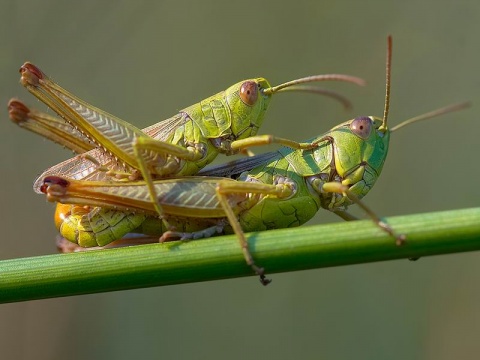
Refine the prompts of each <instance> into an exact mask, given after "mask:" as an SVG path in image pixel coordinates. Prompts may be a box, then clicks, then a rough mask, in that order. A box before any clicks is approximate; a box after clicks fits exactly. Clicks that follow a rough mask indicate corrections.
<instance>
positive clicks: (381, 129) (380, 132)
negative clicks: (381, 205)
mask: <svg viewBox="0 0 480 360" xmlns="http://www.w3.org/2000/svg"><path fill="white" fill-rule="evenodd" d="M327 135H328V136H330V137H331V138H332V139H333V146H334V149H335V150H334V158H335V170H336V173H337V174H338V175H339V176H340V177H341V178H342V179H343V181H342V182H343V183H344V184H345V185H352V184H356V183H358V182H362V181H363V182H365V185H367V187H369V188H370V187H371V186H372V185H373V183H374V182H375V180H376V178H377V177H378V176H379V175H380V172H381V171H382V167H383V163H384V162H385V159H386V157H387V152H388V144H389V140H390V131H389V130H388V128H386V124H385V123H384V121H383V120H382V119H380V118H377V117H374V116H359V117H356V118H355V119H353V120H349V121H346V122H344V123H342V124H340V125H338V126H336V127H335V128H333V129H332V130H331V131H330V132H329V133H327Z"/></svg>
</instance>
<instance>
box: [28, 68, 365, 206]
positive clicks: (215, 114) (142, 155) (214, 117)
mask: <svg viewBox="0 0 480 360" xmlns="http://www.w3.org/2000/svg"><path fill="white" fill-rule="evenodd" d="M20 73H21V82H22V84H23V85H24V86H25V87H26V88H27V89H28V90H29V91H30V92H31V93H32V94H33V95H35V96H36V97H37V98H38V99H40V100H41V101H43V102H44V103H45V104H46V105H47V106H49V107H50V108H51V109H52V110H54V111H55V112H56V113H57V114H58V115H60V116H61V117H62V118H63V119H64V120H65V121H67V122H68V123H69V124H70V125H71V126H72V127H73V128H75V129H76V130H78V131H79V132H80V133H81V134H82V135H83V136H84V137H86V138H88V139H89V140H91V141H92V142H93V143H94V144H95V146H96V147H98V148H99V149H95V150H92V152H88V153H87V154H83V155H82V156H80V157H79V158H76V159H74V160H69V161H68V162H66V163H65V162H64V163H61V164H59V165H57V166H55V167H53V168H50V169H48V170H47V171H46V172H45V173H44V174H42V177H44V176H47V175H52V174H54V173H57V174H58V173H59V174H62V175H64V176H71V177H73V178H75V177H76V176H81V177H82V178H89V179H92V178H95V177H98V176H100V177H105V176H107V177H108V178H109V180H114V179H119V180H123V181H125V180H138V179H143V180H145V181H146V183H147V185H148V186H149V189H150V196H151V200H152V202H153V203H154V204H155V207H156V210H157V212H158V214H159V215H160V216H162V215H163V210H162V208H161V205H160V204H159V203H158V202H157V200H156V195H155V188H154V187H153V184H152V180H153V179H155V178H162V177H171V176H186V175H193V174H196V173H197V172H198V171H199V170H200V169H202V168H203V167H204V166H206V165H207V164H209V163H210V162H211V161H213V159H214V158H215V157H216V156H217V155H218V154H219V153H224V154H227V155H230V154H234V153H237V152H240V151H244V150H246V149H247V148H249V147H251V146H257V145H263V144H269V143H279V144H283V145H285V146H291V147H293V148H310V147H312V144H303V143H297V142H295V141H291V140H288V139H282V138H278V137H274V136H270V135H263V136H257V135H256V134H257V131H258V129H259V127H260V126H261V124H262V122H263V118H264V115H265V112H266V110H267V108H268V105H269V103H270V100H271V97H272V95H273V94H275V93H278V92H282V91H285V90H301V91H312V92H318V93H322V94H326V95H331V96H334V97H336V98H337V99H340V100H342V101H344V102H345V99H343V98H342V97H340V96H338V95H337V94H335V93H332V92H328V91H325V90H323V89H319V88H311V87H305V86H304V85H303V84H306V83H311V82H315V81H326V80H338V81H346V82H352V83H355V84H358V85H363V84H364V82H363V80H362V79H359V78H356V77H353V76H348V75H340V74H329V75H317V76H309V77H306V78H301V79H297V80H293V81H290V82H287V83H284V84H281V85H278V86H275V87H272V86H270V84H269V83H268V82H267V80H265V79H264V78H256V79H250V80H245V81H242V82H239V83H237V84H235V85H233V86H231V87H229V88H228V89H227V90H225V91H222V92H220V93H218V94H216V95H214V96H211V97H209V98H207V99H205V100H203V101H201V102H200V103H198V104H195V105H192V106H189V107H187V108H185V109H183V110H181V111H179V112H178V114H176V115H175V116H173V117H172V118H170V119H167V120H165V121H163V122H161V123H159V124H155V125H153V126H150V127H148V128H146V129H144V131H142V130H140V129H138V128H136V127H135V126H133V125H132V124H130V123H128V122H126V121H123V120H121V119H119V118H117V117H115V116H113V115H111V114H108V113H106V112H105V111H103V110H100V109H98V108H95V107H94V106H92V105H90V104H88V103H86V102H85V101H83V100H81V99H79V98H77V97H76V96H74V95H72V94H71V93H69V92H68V91H66V90H65V89H63V88H62V87H60V86H59V85H57V84H56V83H54V82H53V81H52V80H51V79H50V78H48V77H47V76H46V75H45V74H44V73H43V72H42V71H41V70H40V69H39V68H38V67H36V66H35V65H33V64H31V63H25V64H24V65H23V66H22V67H21V68H20ZM67 146H68V144H67ZM79 173H80V174H81V175H79ZM87 173H88V174H87ZM35 187H36V188H37V189H38V186H37V185H35Z"/></svg>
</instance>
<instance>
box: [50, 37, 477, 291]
mask: <svg viewBox="0 0 480 360" xmlns="http://www.w3.org/2000/svg"><path fill="white" fill-rule="evenodd" d="M391 44H392V40H391V37H389V38H388V50H387V66H386V69H387V71H386V73H387V75H386V95H385V107H384V115H383V118H378V117H374V116H360V117H356V118H354V119H352V120H349V121H346V122H344V123H342V124H340V125H338V126H336V127H334V128H332V129H331V130H330V131H328V132H326V133H325V134H323V135H320V136H318V137H315V138H313V139H310V140H309V141H308V142H309V143H312V144H316V145H317V146H316V147H314V148H311V149H292V148H289V147H284V148H281V149H280V150H278V151H276V152H271V153H267V154H262V155H258V156H254V157H252V158H247V159H241V160H237V161H234V162H231V163H229V164H226V165H222V166H217V167H214V168H213V169H210V170H203V171H201V172H200V173H199V175H208V176H192V177H180V178H173V179H165V180H157V181H154V182H153V186H154V187H155V192H156V193H157V194H159V196H158V198H157V201H158V202H159V203H160V204H161V206H162V207H163V209H164V211H165V215H166V216H167V217H168V219H169V222H171V223H173V224H175V226H177V227H178V229H181V230H182V231H170V230H169V229H168V228H166V227H165V226H163V225H162V224H161V223H159V222H158V219H156V218H155V217H154V214H155V213H156V209H155V204H154V203H152V202H151V200H150V196H149V189H148V186H147V185H146V184H145V182H142V181H139V182H131V183H128V184H122V183H113V184H112V183H107V182H99V181H78V180H69V179H66V178H65V177H58V176H49V177H46V178H44V180H43V185H42V187H41V190H42V192H44V193H45V194H47V199H48V200H49V201H57V202H60V203H66V204H79V205H89V206H99V207H101V210H99V211H98V212H97V213H96V214H92V215H93V216H92V217H91V218H89V219H88V220H89V221H90V222H91V223H92V224H94V223H96V221H98V219H105V218H106V217H108V218H109V219H115V217H116V216H120V217H122V218H121V219H120V220H119V221H118V222H116V223H115V226H112V227H111V228H109V229H103V230H102V231H106V230H108V231H115V232H116V233H117V236H118V235H121V234H122V235H121V236H123V234H126V233H128V232H131V231H138V232H143V233H147V234H154V233H156V234H157V235H160V234H161V238H160V240H161V241H165V240H169V239H170V238H172V237H176V238H180V239H195V238H201V237H208V236H211V235H213V234H215V233H230V232H234V233H235V234H236V235H237V237H238V239H239V242H240V245H241V247H242V250H243V254H244V257H245V259H246V263H247V264H248V265H249V266H251V267H252V269H253V270H254V272H255V273H256V274H257V275H259V276H260V280H261V282H262V284H264V285H266V284H268V283H269V282H270V280H268V279H266V277H265V274H264V270H263V269H262V268H261V267H258V266H257V265H256V264H255V262H254V260H253V258H252V256H251V254H250V252H249V249H248V243H247V241H246V237H245V232H250V231H261V230H267V229H274V228H284V227H293V226H299V225H302V224H303V223H305V222H306V221H308V220H309V219H311V218H312V217H313V216H314V215H315V213H316V212H317V211H318V209H319V208H324V209H327V210H329V211H332V212H333V213H335V214H337V215H339V216H340V217H342V218H343V219H345V220H353V219H355V217H353V216H352V215H351V214H349V213H348V212H347V208H348V206H350V205H352V204H358V205H360V206H361V207H362V208H363V210H364V211H366V213H367V214H368V215H369V216H370V217H371V218H372V219H373V220H374V222H375V223H376V224H377V226H379V228H380V229H382V230H383V231H385V232H387V233H388V234H389V235H391V236H392V237H394V238H395V240H396V243H397V245H401V244H402V243H403V241H404V240H405V236H404V235H403V234H397V233H395V232H394V231H393V229H392V228H391V227H390V226H389V225H388V224H386V223H385V222H384V221H382V220H381V219H380V218H379V217H378V216H377V215H375V213H374V212H373V211H371V210H370V209H369V208H368V207H367V206H366V205H365V204H364V203H363V202H362V201H361V199H362V198H363V197H364V196H365V195H366V194H367V193H368V192H369V191H370V189H371V188H372V186H373V185H374V184H375V181H376V180H377V178H378V177H379V175H380V173H381V170H382V168H383V164H384V162H385V159H386V156H387V152H388V146H389V140H390V133H391V132H392V131H395V130H397V129H399V128H400V127H402V126H404V125H406V124H409V123H412V122H414V121H420V120H424V119H428V118H431V117H433V116H436V115H440V114H445V113H447V112H451V111H454V110H458V109H461V108H464V107H466V106H468V104H467V103H462V104H457V105H453V106H450V107H446V108H443V109H440V110H437V111H434V112H430V113H427V114H424V115H421V116H418V117H415V118H413V119H410V120H407V121H404V122H403V123H401V124H399V125H397V126H396V127H394V128H393V129H389V128H388V125H387V118H388V112H389V99H390V73H391V52H392V51H391V48H392V45H391ZM212 176H215V177H212ZM219 176H222V177H219ZM127 215H128V216H127ZM96 216H98V218H96ZM127 217H129V218H127ZM135 220H136V221H137V223H134V221H135ZM68 221H69V222H70V223H71V225H72V228H75V226H77V225H82V224H84V222H85V218H82V216H81V215H80V216H75V214H72V215H71V218H70V219H68ZM82 222H83V223H82ZM113 222H115V221H112V223H113ZM79 230H81V229H79V228H78V227H77V228H76V231H79ZM82 245H87V246H88V245H89V244H82ZM96 245H97V244H96V243H95V242H92V243H91V245H90V246H96ZM101 245H104V244H101Z"/></svg>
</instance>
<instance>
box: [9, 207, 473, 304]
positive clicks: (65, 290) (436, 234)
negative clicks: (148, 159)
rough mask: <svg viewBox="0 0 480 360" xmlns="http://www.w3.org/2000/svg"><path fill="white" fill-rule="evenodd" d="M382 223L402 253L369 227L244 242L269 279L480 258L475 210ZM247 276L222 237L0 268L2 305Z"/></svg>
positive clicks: (261, 236)
mask: <svg viewBox="0 0 480 360" xmlns="http://www.w3.org/2000/svg"><path fill="white" fill-rule="evenodd" d="M386 220H387V222H388V223H389V224H390V225H392V227H393V228H394V229H395V230H396V231H397V232H398V233H404V234H406V235H407V243H406V244H405V245H403V246H401V247H398V246H396V245H395V241H394V239H392V238H390V237H388V236H386V235H385V234H384V232H382V231H381V230H379V229H378V228H377V227H376V226H375V225H374V224H373V223H372V222H371V221H368V220H363V221H353V222H345V223H335V224H327V225H319V226H308V227H299V228H295V229H286V230H274V231H273V230H272V231H264V232H259V233H251V234H247V238H248V241H249V244H250V249H251V251H252V254H253V256H254V258H255V260H256V262H257V263H258V264H260V265H261V266H263V267H265V269H266V273H267V275H269V276H270V277H272V276H271V275H272V274H273V273H276V272H285V271H293V270H304V269H313V268H321V267H329V266H338V265H347V264H358V263H367V262H373V261H383V260H392V259H401V258H417V257H424V256H429V255H438V254H447V253H455V252H464V251H473V250H480V208H474V209H463V210H454V211H445V212H436V213H425V214H417V215H408V216H399V217H392V218H388V219H386ZM251 275H253V274H252V271H251V269H250V268H249V267H248V266H247V265H246V264H245V261H244V259H243V255H242V251H241V249H240V247H239V246H238V241H237V239H236V238H235V237H234V236H222V237H216V238H211V239H206V240H197V241H189V242H171V243H164V244H151V245H141V246H132V247H125V248H117V249H108V250H98V251H87V252H81V253H71V254H56V255H47V256H38V257H31V258H21V259H12V260H4V261H0V302H3V303H6V302H15V301H26V300H34V299H44V298H51V297H60V296H71V295H79V294H89V293H98V292H104V291H114V290H125V289H134V288H143V287H150V286H161V285H172V284H182V283H188V282H198V281H208V280H216V279H225V278H234V277H241V276H251ZM273 279H274V280H275V277H274V276H273ZM252 281H256V282H258V279H256V278H255V277H252ZM258 286H261V285H260V284H259V285H258ZM269 286H275V282H274V283H273V284H271V285H269Z"/></svg>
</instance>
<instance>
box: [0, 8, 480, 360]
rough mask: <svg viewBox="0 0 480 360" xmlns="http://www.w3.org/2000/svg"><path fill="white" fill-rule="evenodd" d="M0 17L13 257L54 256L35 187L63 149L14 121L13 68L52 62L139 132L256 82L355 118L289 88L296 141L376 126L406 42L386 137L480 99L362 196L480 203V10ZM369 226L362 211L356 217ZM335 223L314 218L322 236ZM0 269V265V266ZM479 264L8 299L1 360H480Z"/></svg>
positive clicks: (398, 148) (1, 154)
mask: <svg viewBox="0 0 480 360" xmlns="http://www.w3.org/2000/svg"><path fill="white" fill-rule="evenodd" d="M0 3H1V5H2V6H1V11H0V46H1V49H2V51H1V54H2V56H1V57H0V84H1V87H0V103H1V104H4V105H3V106H4V108H3V109H4V110H3V113H2V114H3V116H2V121H1V122H0V134H1V135H2V141H0V169H1V174H2V175H3V179H4V181H3V185H2V187H1V189H0V192H1V193H0V196H1V201H2V202H1V215H2V216H1V218H0V219H1V220H0V221H1V226H2V230H3V237H2V240H1V241H0V259H9V258H15V257H27V256H36V255H41V254H50V253H53V252H55V247H54V237H55V234H56V232H55V229H54V227H53V223H52V214H53V209H54V208H53V205H51V204H48V203H46V202H45V200H44V199H43V198H42V197H41V196H38V195H35V194H34V193H33V192H32V190H31V185H32V182H33V180H34V178H35V176H36V175H37V174H38V173H40V172H41V171H42V170H43V169H45V168H47V167H48V166H51V165H52V164H55V163H57V162H59V161H61V160H64V159H66V158H67V157H69V156H70V153H69V152H68V151H66V150H63V149H61V148H60V147H59V146H57V145H55V144H51V143H49V142H47V141H44V140H43V139H41V138H39V137H37V136H35V135H32V134H30V133H27V132H25V131H22V130H20V129H18V128H16V127H15V126H14V125H12V124H11V123H10V122H9V120H8V117H7V111H6V103H7V101H8V100H9V98H10V97H14V96H15V97H20V98H21V99H24V100H25V101H26V102H27V103H28V104H30V105H34V106H36V107H39V108H41V109H44V107H43V106H42V104H40V103H39V102H38V101H37V100H35V99H34V98H33V97H32V96H30V95H29V94H28V93H27V91H26V90H24V89H23V88H22V87H21V86H20V84H19V83H18V81H19V74H18V68H19V67H20V65H21V64H22V63H23V62H24V61H26V60H29V61H32V62H34V63H35V64H37V65H39V66H40V67H41V68H42V69H43V70H44V71H45V72H46V73H47V74H49V75H51V76H52V77H53V78H54V79H55V80H56V81H58V82H59V83H60V84H61V85H63V86H65V87H66V88H67V89H69V90H71V91H72V92H74V93H75V94H77V95H78V96H80V97H81V98H84V99H85V100H87V101H89V102H90V103H92V104H94V105H96V106H99V107H101V108H103V109H105V110H107V111H109V112H111V113H114V114H115V115H118V116H119V117H121V118H123V119H125V120H128V121H130V122H132V123H134V124H135V125H137V126H139V127H145V126H147V125H150V124H152V123H155V122H157V121H159V120H162V119H164V118H167V117H168V116H171V115H172V114H174V113H175V112H176V111H177V110H179V109H181V108H183V107H185V106H187V105H190V104H192V103H194V102H197V101H199V100H200V99H202V98H205V97H207V96H209V95H211V94H214V93H216V92H217V91H219V90H222V89H225V88H226V87H228V86H229V85H231V84H233V83H234V82H237V81H239V80H241V79H244V78H249V77H255V76H264V77H266V78H267V79H269V80H270V81H271V83H272V84H278V83H280V82H283V81H287V80H290V79H293V78H297V77H301V76H306V75H310V74H316V73H330V72H337V73H339V72H342V73H348V74H354V75H358V76H361V77H364V78H365V79H367V80H368V83H369V84H368V87H366V88H364V89H361V88H357V87H354V86H353V85H348V84H333V83H329V84H328V87H329V88H331V89H336V90H338V91H340V92H341V93H342V94H345V95H347V96H348V97H349V98H350V99H351V100H352V101H353V102H354V111H353V112H352V113H346V112H345V111H343V109H342V108H341V106H340V105H339V104H337V103H335V102H334V101H332V100H329V99H325V98H317V97H315V96H313V95H302V94H298V95H295V94H285V95H279V96H278V98H277V99H275V100H274V101H273V103H272V106H271V108H270V111H269V113H268V115H267V118H266V121H265V126H264V127H263V128H262V129H261V133H263V134H267V133H273V134H276V135H279V136H284V137H290V138H293V139H296V140H303V139H307V138H309V137H311V136H312V135H314V134H320V133H322V132H324V131H326V130H327V129H329V128H330V127H332V126H334V125H335V124H337V123H339V122H341V121H344V120H346V119H348V118H351V117H353V116H355V115H378V116H381V115H382V111H383V96H384V66H385V46H386V36H387V34H389V33H391V34H393V36H394V55H393V80H392V105H391V117H390V124H391V125H393V124H396V123H398V122H400V121H401V120H403V119H406V118H408V117H411V116H414V115H418V114H420V113H423V112H426V111H429V110H433V109H436V108H438V107H441V106H444V105H447V104H450V103H453V102H458V101H463V100H472V102H473V107H472V108H471V109H468V110H466V111H462V112H459V113H456V114H452V115H449V116H445V117H444V118H439V119H437V120H435V121H430V122H425V123H421V124H417V125H415V126H412V127H409V128H405V129H403V130H402V131H399V132H398V133H395V134H394V135H393V136H392V141H391V146H390V155H389V159H388V160H387V164H386V166H385V168H384V172H383V174H382V177H381V178H380V180H379V181H378V183H377V185H376V187H375V188H374V190H373V191H372V192H371V194H369V196H367V197H366V199H365V200H366V202H367V203H368V204H369V205H370V206H371V207H372V208H373V209H375V210H376V211H377V213H378V214H380V215H382V216H392V215H399V214H409V213H418V212H425V211H436V210H447V209H457V208H466V207H473V206H478V205H479V202H478V200H479V193H480V190H479V188H478V179H479V175H480V167H479V166H478V156H479V153H480V143H479V142H480V141H479V138H478V134H479V132H480V119H479V116H478V112H479V111H480V109H479V108H478V107H477V106H478V104H479V102H478V99H479V96H478V94H479V90H480V81H479V79H480V77H479V75H478V66H479V63H480V61H479V60H480V47H479V41H478V35H479V31H480V25H479V24H480V13H479V11H480V3H479V2H478V1H473V0H472V1H468V0H460V1H456V2H453V1H451V2H448V1H434V0H427V1H423V2H420V1H416V0H404V1H402V2H400V1H358V2H356V1H344V2H342V1H322V2H316V1H296V2H294V3H293V2H287V1H284V2H278V1H276V2H274V1H242V2H221V1H201V2H188V3H187V2H180V1H164V2H153V1H152V2H146V1H135V2H134V1H117V2H108V3H107V2H98V1H95V2H94V1H85V2H76V3H73V2H65V1H48V0H45V1H42V2H37V1H6V0H3V1H1V2H0ZM356 213H357V214H359V215H362V214H361V212H359V211H358V210H357V211H356ZM331 221H338V220H337V218H336V217H335V216H332V215H330V214H327V213H325V212H321V213H319V214H318V216H317V218H316V219H315V221H314V222H312V223H319V222H331ZM0 276H1V269H0ZM479 276H480V254H479V253H469V254H459V255H448V256H439V257H434V258H424V259H421V260H419V261H417V262H415V263H412V262H408V261H391V262H385V263H377V264H368V265H359V266H349V267H340V268H332V269H324V270H312V271H304V272H297V273H289V274H275V275H274V276H273V277H274V280H275V281H274V283H273V284H272V285H271V286H269V287H268V288H263V287H261V286H260V285H259V284H258V281H257V280H256V279H255V278H245V279H237V280H225V281H217V282H210V283H200V284H191V285H179V286H170V287H163V288H152V289H143V290H134V291H124V292H117V293H107V294H98V295H87V296H80V297H73V298H63V299H51V300H42V301H34V302H27V303H19V304H7V305H0V349H1V350H0V353H1V354H2V355H1V356H2V358H4V359H32V358H35V359H37V360H40V359H64V358H69V359H83V358H100V357H102V358H106V359H110V358H111V359H131V358H135V357H141V358H153V357H155V358H164V359H168V358H190V359H207V358H208V359H225V358H228V359H244V358H247V357H248V358H249V357H252V358H276V359H291V358H298V359H309V358H310V359H311V358H329V359H351V358H355V359H357V360H359V359H420V358H421V359H435V360H439V359H451V358H453V357H455V358H461V359H468V358H471V359H474V358H478V352H479V350H480V343H479V342H478V333H479V331H480V309H479V306H478V304H479V303H480V281H479Z"/></svg>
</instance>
